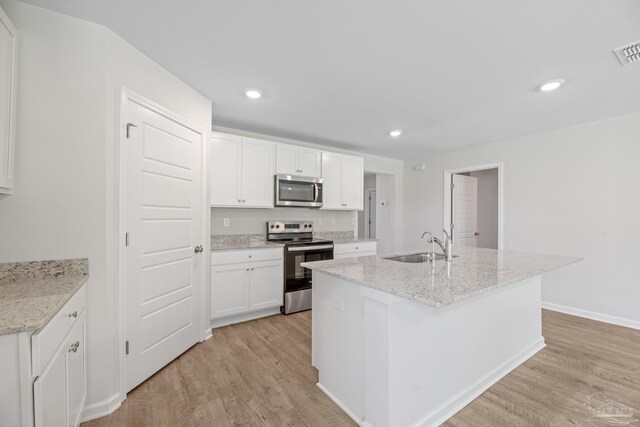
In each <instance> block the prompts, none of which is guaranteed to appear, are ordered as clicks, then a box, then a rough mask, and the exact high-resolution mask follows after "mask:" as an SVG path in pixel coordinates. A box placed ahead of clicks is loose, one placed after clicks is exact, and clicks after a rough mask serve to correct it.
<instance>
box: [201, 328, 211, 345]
mask: <svg viewBox="0 0 640 427" xmlns="http://www.w3.org/2000/svg"><path fill="white" fill-rule="evenodd" d="M212 336H213V333H211V328H209V329H207V330H206V331H204V334H202V339H201V340H200V342H205V341H206V340H208V339H209V338H211V337H212Z"/></svg>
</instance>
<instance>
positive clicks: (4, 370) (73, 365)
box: [0, 284, 87, 427]
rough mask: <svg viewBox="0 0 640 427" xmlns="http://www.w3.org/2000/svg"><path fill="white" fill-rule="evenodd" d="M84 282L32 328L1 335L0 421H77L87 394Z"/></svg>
mask: <svg viewBox="0 0 640 427" xmlns="http://www.w3.org/2000/svg"><path fill="white" fill-rule="evenodd" d="M86 286H87V285H86V284H85V285H83V286H82V287H81V288H80V289H79V290H78V291H77V292H76V293H75V294H74V295H73V296H72V297H71V299H70V300H69V301H68V302H67V303H66V304H65V305H64V306H63V307H62V309H60V311H58V312H57V313H56V314H55V315H54V316H53V318H52V319H51V320H50V321H49V322H48V323H47V324H46V325H45V326H44V327H42V328H40V329H39V330H38V331H36V332H35V333H31V332H20V333H16V334H11V335H3V336H0V426H3V427H4V426H21V427H33V426H36V427H75V426H78V425H79V424H80V419H81V418H82V411H83V408H84V403H85V398H86V395H87V386H86V384H87V381H86V378H87V376H86V374H87V368H86V306H87V300H86Z"/></svg>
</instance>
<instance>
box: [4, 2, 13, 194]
mask: <svg viewBox="0 0 640 427" xmlns="http://www.w3.org/2000/svg"><path fill="white" fill-rule="evenodd" d="M16 45H17V44H16V30H15V28H14V27H13V24H12V23H11V21H10V20H9V18H8V17H7V15H6V14H5V13H4V11H3V10H2V9H0V193H11V190H12V188H13V175H14V174H13V164H14V142H15V124H16V118H15V101H16V57H17V55H16Z"/></svg>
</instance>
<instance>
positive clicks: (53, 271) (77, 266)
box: [0, 258, 89, 285]
mask: <svg viewBox="0 0 640 427" xmlns="http://www.w3.org/2000/svg"><path fill="white" fill-rule="evenodd" d="M88 273H89V260H88V259H87V258H76V259H63V260H47V261H26V262H8V263H2V264H0V285H4V284H7V283H14V282H24V281H27V280H43V279H55V278H58V277H62V276H82V275H86V274H88Z"/></svg>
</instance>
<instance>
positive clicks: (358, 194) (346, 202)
mask: <svg viewBox="0 0 640 427" xmlns="http://www.w3.org/2000/svg"><path fill="white" fill-rule="evenodd" d="M363 195H364V160H363V159H362V158H361V157H352V156H344V157H343V158H342V203H343V208H344V209H349V210H362V209H364V205H363V202H364V200H363V198H364V197H363Z"/></svg>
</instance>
